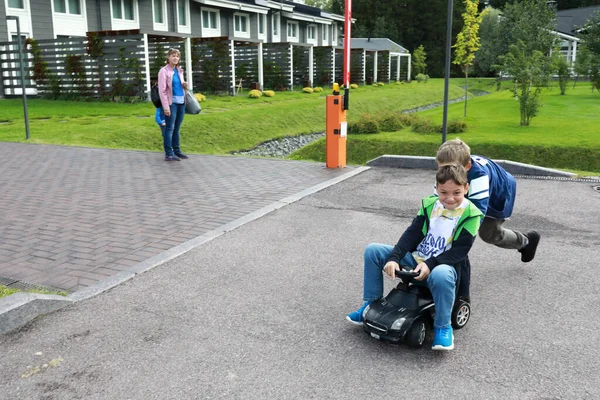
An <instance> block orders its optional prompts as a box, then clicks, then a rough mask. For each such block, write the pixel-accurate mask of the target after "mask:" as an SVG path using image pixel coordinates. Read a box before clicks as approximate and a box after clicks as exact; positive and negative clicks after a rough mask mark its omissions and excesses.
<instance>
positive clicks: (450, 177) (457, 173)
mask: <svg viewBox="0 0 600 400" xmlns="http://www.w3.org/2000/svg"><path fill="white" fill-rule="evenodd" d="M435 181H436V182H437V183H438V184H440V185H443V184H444V183H446V182H448V181H452V182H454V183H456V184H457V185H460V186H465V185H466V184H467V183H468V182H469V181H468V180H467V170H466V169H465V167H463V166H462V165H458V164H447V165H444V166H443V167H439V168H438V170H437V173H436V174H435Z"/></svg>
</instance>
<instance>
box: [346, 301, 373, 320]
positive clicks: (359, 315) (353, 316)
mask: <svg viewBox="0 0 600 400" xmlns="http://www.w3.org/2000/svg"><path fill="white" fill-rule="evenodd" d="M369 304H371V302H370V301H366V302H365V304H363V305H362V307H361V308H359V309H358V310H356V311H354V312H351V313H350V314H348V315H346V319H347V320H348V321H350V322H352V323H353V324H354V325H362V324H363V314H364V313H365V309H366V308H367V306H368V305H369Z"/></svg>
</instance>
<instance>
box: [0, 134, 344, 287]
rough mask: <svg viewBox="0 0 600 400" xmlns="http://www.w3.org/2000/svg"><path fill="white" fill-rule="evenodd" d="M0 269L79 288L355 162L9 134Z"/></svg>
mask: <svg viewBox="0 0 600 400" xmlns="http://www.w3.org/2000/svg"><path fill="white" fill-rule="evenodd" d="M0 149H1V151H2V154H4V159H3V162H2V163H0V187H1V188H2V189H1V192H0V193H1V195H0V210H1V211H0V276H3V277H9V278H12V279H15V280H19V281H23V282H27V283H32V284H37V285H44V286H51V287H55V288H60V289H64V290H68V291H76V290H79V289H81V288H84V287H86V286H89V285H91V284H93V283H95V282H97V281H99V280H102V279H104V278H106V277H108V276H111V275H114V274H116V273H118V272H120V271H123V270H126V269H127V268H128V267H131V266H132V265H134V264H137V263H139V262H141V261H143V260H146V259H148V258H150V257H152V256H154V255H156V254H159V253H161V252H163V251H164V250H167V249H170V248H172V247H175V246H177V245H179V244H181V243H184V242H186V241H187V240H189V239H192V238H194V237H196V236H199V235H202V234H203V233H206V232H208V231H211V230H213V229H215V228H217V227H219V226H221V225H223V224H225V223H228V222H231V221H233V220H235V219H237V218H239V217H242V216H244V215H246V214H248V213H250V212H252V211H256V210H258V209H260V208H262V207H264V206H267V205H269V204H271V203H273V202H275V201H277V200H280V199H282V198H284V197H286V196H289V195H292V194H294V193H297V192H299V191H301V190H303V189H306V188H309V187H311V186H314V185H316V184H319V183H321V182H324V181H327V180H329V179H332V178H334V177H336V176H339V175H340V174H343V173H346V172H348V169H346V170H330V169H327V168H324V165H323V164H320V163H308V162H297V161H286V160H274V159H250V158H242V157H224V156H207V155H190V159H189V160H182V161H181V162H169V163H167V162H165V161H163V156H162V154H158V153H150V152H139V151H121V150H107V149H89V148H75V147H62V146H46V145H31V144H20V143H0Z"/></svg>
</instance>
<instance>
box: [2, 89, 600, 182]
mask: <svg viewBox="0 0 600 400" xmlns="http://www.w3.org/2000/svg"><path fill="white" fill-rule="evenodd" d="M463 84H464V79H452V80H451V85H450V98H451V99H455V98H459V97H460V96H462V95H463V94H464V89H462V87H461V85H463ZM443 86H444V81H443V80H442V79H431V80H429V82H427V83H421V84H419V83H417V82H413V83H411V84H402V85H398V84H388V85H385V86H381V87H372V86H361V87H359V88H358V89H353V90H352V91H351V95H350V110H348V115H347V118H348V121H350V122H352V121H357V120H359V119H360V118H361V116H362V115H363V114H372V115H378V114H380V113H382V112H385V111H399V110H405V109H410V108H415V107H418V106H422V105H426V104H431V103H437V102H441V101H442V100H443V89H444V87H443ZM510 86H511V85H510V82H505V83H504V84H503V89H506V88H510ZM324 89H325V91H324V92H321V93H313V94H304V93H302V92H300V91H295V92H277V93H276V95H275V97H271V98H269V97H262V98H259V99H250V98H248V97H247V96H246V94H242V95H239V96H236V97H232V96H210V95H209V96H207V97H208V98H207V100H206V101H204V102H202V108H203V111H202V113H201V114H200V115H187V116H186V117H185V120H184V122H183V126H182V145H183V148H184V150H185V151H186V152H190V153H204V154H229V153H231V152H232V151H239V150H246V149H250V148H252V147H254V146H255V145H257V144H259V143H262V142H264V141H267V140H270V139H274V138H279V137H283V136H293V135H298V134H302V133H311V132H322V131H324V128H325V96H326V95H327V94H329V93H330V90H329V89H327V88H324ZM469 89H470V90H474V91H477V90H485V91H489V92H491V94H489V95H486V96H479V97H474V96H470V99H469V103H468V116H467V117H466V118H463V116H462V112H463V103H462V102H459V103H456V104H452V105H450V108H449V120H464V121H465V122H466V123H467V131H466V132H464V133H462V134H460V135H459V137H461V138H462V139H463V140H465V141H466V142H467V143H468V144H469V145H470V146H471V147H472V149H473V152H474V153H478V154H483V155H486V156H488V157H492V158H500V159H508V160H513V161H520V162H525V163H531V164H537V165H541V166H546V167H553V168H562V169H568V170H572V171H576V172H581V173H583V174H586V175H591V174H596V175H597V174H598V172H599V171H600V152H599V150H600V129H598V126H600V94H599V93H592V92H591V90H590V86H589V84H585V83H581V82H580V83H578V84H577V87H576V88H574V89H573V88H572V87H570V88H569V89H568V90H567V94H566V95H565V96H561V95H560V94H559V90H558V89H557V88H550V89H547V90H546V91H545V92H544V95H543V98H542V102H543V106H542V108H541V109H540V112H539V115H538V116H537V117H535V118H534V119H533V120H532V124H531V126H529V127H521V126H519V120H520V119H519V103H518V101H516V100H514V99H513V98H512V93H511V91H510V90H502V91H499V92H496V91H495V83H494V81H493V80H490V79H473V78H471V79H469ZM1 102H2V107H0V140H2V141H21V142H25V139H24V138H25V129H24V122H23V109H22V101H21V99H11V100H1ZM28 104H29V116H30V130H31V139H30V140H29V142H31V143H46V144H60V145H72V146H86V147H104V148H119V149H134V150H149V151H157V152H160V151H161V150H162V138H161V135H160V131H159V129H158V127H157V126H156V124H155V122H154V118H153V116H154V110H155V109H154V107H153V106H152V105H151V103H137V104H117V103H100V102H90V103H86V102H67V101H47V100H39V99H30V100H29V102H28ZM419 116H420V117H421V118H427V119H430V120H431V121H433V122H434V123H436V124H441V121H442V107H438V108H436V109H432V110H428V111H424V112H421V113H419ZM455 136H456V135H448V139H451V138H453V137H455ZM440 143H441V134H439V133H434V134H417V133H414V132H412V131H411V130H410V129H403V130H401V131H399V132H386V133H379V134H375V135H350V137H349V138H348V150H347V152H348V155H347V159H348V163H349V164H363V163H365V162H366V161H368V160H370V159H373V158H375V157H377V156H379V155H382V154H406V155H434V154H435V151H436V149H437V147H438V146H439V144H440ZM292 158H294V159H306V160H318V161H324V159H325V144H324V140H321V141H318V142H316V143H314V144H312V145H310V146H307V147H305V148H304V149H302V150H300V151H298V152H296V153H295V154H294V155H293V156H292Z"/></svg>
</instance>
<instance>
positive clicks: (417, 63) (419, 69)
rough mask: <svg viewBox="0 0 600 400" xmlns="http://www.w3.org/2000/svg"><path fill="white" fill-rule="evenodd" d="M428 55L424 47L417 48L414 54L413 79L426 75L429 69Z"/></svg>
mask: <svg viewBox="0 0 600 400" xmlns="http://www.w3.org/2000/svg"><path fill="white" fill-rule="evenodd" d="M426 60H427V53H426V52H425V48H424V47H423V45H420V46H419V47H417V49H416V50H415V51H414V52H413V54H412V74H413V77H415V76H417V75H419V74H425V70H426V69H427V62H426Z"/></svg>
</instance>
